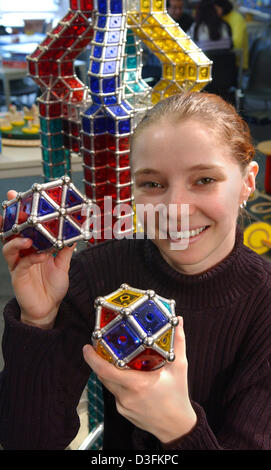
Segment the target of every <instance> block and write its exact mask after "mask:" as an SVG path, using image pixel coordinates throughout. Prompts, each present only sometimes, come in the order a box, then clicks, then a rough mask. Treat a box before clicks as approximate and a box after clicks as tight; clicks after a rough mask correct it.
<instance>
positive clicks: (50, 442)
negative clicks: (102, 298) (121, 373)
mask: <svg viewBox="0 0 271 470" xmlns="http://www.w3.org/2000/svg"><path fill="white" fill-rule="evenodd" d="M88 292H89V289H87V286H86V282H85V280H84V277H83V276H82V269H81V266H80V264H79V263H78V262H75V261H73V263H72V267H71V270H70V288H69V292H68V294H67V296H66V298H65V299H64V301H63V302H62V304H61V306H60V309H59V312H58V316H57V320H56V323H55V327H54V328H53V329H52V330H42V329H39V328H36V327H32V326H29V325H25V324H23V323H21V322H20V308H19V305H18V304H17V302H16V300H15V299H13V300H11V301H10V302H9V303H8V305H7V306H6V308H5V311H4V318H5V330H4V335H3V357H4V362H5V365H4V369H3V371H2V373H1V376H0V442H1V444H2V446H3V448H4V449H12V450H25V449H27V450H35V449H39V450H44V449H47V450H55V449H64V448H65V447H66V446H67V445H68V444H69V443H70V442H71V440H72V439H73V438H74V437H75V436H76V434H77V432H78V429H79V418H78V415H77V413H76V408H77V405H78V402H79V400H80V397H81V394H82V391H83V389H84V387H85V385H86V382H87V380H88V377H89V374H90V369H89V366H88V365H87V364H86V363H85V361H84V359H83V356H82V346H83V345H84V344H86V343H87V342H89V341H90V331H91V321H92V320H91V315H90V313H91V306H90V299H88V297H87V296H88Z"/></svg>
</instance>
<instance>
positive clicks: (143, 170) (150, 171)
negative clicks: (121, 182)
mask: <svg viewBox="0 0 271 470" xmlns="http://www.w3.org/2000/svg"><path fill="white" fill-rule="evenodd" d="M134 174H135V176H138V175H150V174H152V175H159V174H160V172H159V171H158V170H154V169H153V168H141V169H139V170H137V171H135V173H134Z"/></svg>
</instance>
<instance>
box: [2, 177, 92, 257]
mask: <svg viewBox="0 0 271 470" xmlns="http://www.w3.org/2000/svg"><path fill="white" fill-rule="evenodd" d="M90 206H91V201H90V200H89V199H87V198H86V196H83V195H82V194H81V193H80V191H78V189H76V187H75V186H74V184H73V183H72V182H71V180H70V178H69V177H68V176H63V177H62V178H60V179H57V180H54V181H52V182H49V183H44V184H34V185H33V186H32V188H31V189H29V190H28V191H26V192H24V193H18V194H17V196H16V198H14V199H12V200H10V201H4V202H3V203H2V207H3V209H4V211H3V220H2V226H1V227H0V237H1V239H2V241H3V242H6V241H9V240H11V239H12V238H14V237H18V236H21V237H26V238H31V239H32V240H33V244H32V247H31V249H30V250H23V252H26V251H27V252H43V251H48V250H52V251H57V250H61V249H62V248H64V247H65V246H67V245H71V244H73V243H74V242H76V241H79V240H86V241H87V240H88V239H89V238H90V236H91V235H90V233H89V213H90V210H88V209H87V208H90ZM25 254H26V253H25Z"/></svg>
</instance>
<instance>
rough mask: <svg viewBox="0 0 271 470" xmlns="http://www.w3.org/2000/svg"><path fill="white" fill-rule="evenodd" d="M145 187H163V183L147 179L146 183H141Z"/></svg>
mask: <svg viewBox="0 0 271 470" xmlns="http://www.w3.org/2000/svg"><path fill="white" fill-rule="evenodd" d="M141 186H143V187H144V188H150V189H153V188H162V185H161V184H160V183H156V182H155V181H145V182H144V183H142V184H141Z"/></svg>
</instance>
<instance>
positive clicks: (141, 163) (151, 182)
mask: <svg viewBox="0 0 271 470" xmlns="http://www.w3.org/2000/svg"><path fill="white" fill-rule="evenodd" d="M253 155H254V149H253V146H252V144H251V141H250V138H249V131H248V128H247V126H246V124H245V123H243V121H242V120H241V119H240V117H239V116H238V115H237V113H236V112H235V111H234V108H233V107H232V106H230V105H228V104H227V103H226V102H224V101H223V100H222V99H220V98H219V97H217V96H215V95H208V94H203V93H201V94H200V93H188V94H182V95H176V96H173V97H170V98H168V99H167V100H165V101H163V102H161V103H159V104H158V105H156V106H155V107H154V108H153V109H152V110H150V111H149V113H148V114H147V115H146V117H145V118H144V119H143V120H142V122H141V123H140V124H139V126H138V127H137V129H136V131H135V133H134V137H133V143H132V159H133V171H134V180H135V185H134V187H135V189H134V195H135V203H136V206H137V205H138V204H140V205H146V204H148V207H149V203H150V202H151V203H152V204H153V207H156V206H157V205H161V204H162V205H165V207H168V208H169V207H171V206H172V205H177V207H179V211H178V212H177V220H176V224H177V230H178V231H179V236H178V237H176V235H175V236H173V237H172V234H171V233H170V232H168V236H167V237H166V239H165V237H163V238H161V236H160V233H161V231H160V225H161V221H160V219H159V217H156V219H155V220H156V236H155V244H156V245H157V247H158V248H159V250H160V253H161V255H162V256H163V258H164V259H165V260H166V261H167V262H168V263H169V264H170V265H171V266H172V267H174V268H175V269H176V270H177V271H179V272H183V273H186V274H199V273H201V272H204V271H206V270H208V269H210V268H211V267H212V266H215V265H216V264H217V263H219V262H220V261H221V260H223V259H224V258H225V257H226V256H227V255H228V254H229V253H230V252H231V250H232V249H233V246H234V243H235V235H236V222H237V218H238V214H239V210H240V205H241V204H242V202H243V201H244V200H247V198H248V197H249V195H250V193H251V192H253V191H254V189H255V177H256V174H257V171H258V165H257V163H256V162H253V161H252V158H253ZM182 204H187V205H189V227H188V228H187V229H186V230H185V231H184V230H182V227H181V224H182V217H181V205H182ZM168 213H169V211H168ZM163 217H164V214H163ZM169 222H170V220H169ZM144 224H145V226H147V225H148V221H147V220H146V219H145V220H144ZM178 239H179V240H181V239H189V244H188V247H187V249H186V250H179V251H177V250H172V243H173V242H175V243H176V242H177V241H178Z"/></svg>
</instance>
